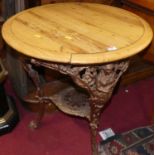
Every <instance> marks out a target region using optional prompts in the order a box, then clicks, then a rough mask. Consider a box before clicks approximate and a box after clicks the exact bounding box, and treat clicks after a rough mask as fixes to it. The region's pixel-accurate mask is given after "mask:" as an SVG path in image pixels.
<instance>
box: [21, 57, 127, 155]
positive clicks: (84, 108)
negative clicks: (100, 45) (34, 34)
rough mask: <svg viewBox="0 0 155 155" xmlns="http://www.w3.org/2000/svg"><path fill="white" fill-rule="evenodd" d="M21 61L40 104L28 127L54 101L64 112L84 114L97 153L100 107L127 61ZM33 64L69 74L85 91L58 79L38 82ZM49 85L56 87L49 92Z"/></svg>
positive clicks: (77, 114)
mask: <svg viewBox="0 0 155 155" xmlns="http://www.w3.org/2000/svg"><path fill="white" fill-rule="evenodd" d="M23 62H24V63H23V64H24V68H25V70H26V71H27V73H28V75H29V76H30V77H31V78H32V80H33V82H34V84H35V87H36V92H35V95H34V98H35V99H36V102H38V103H40V105H41V107H40V111H39V113H38V116H37V118H36V119H35V120H34V121H32V122H31V123H30V127H31V128H37V127H38V125H39V123H40V121H41V119H42V117H43V115H44V112H45V106H46V104H51V103H53V104H55V105H56V106H57V107H58V108H59V109H60V110H61V111H63V112H65V113H68V114H71V115H76V116H80V117H85V118H87V120H88V121H89V125H90V130H91V143H92V152H93V155H97V154H98V151H97V150H98V149H97V142H96V135H97V129H98V125H99V118H100V115H101V112H102V109H103V107H104V105H105V104H106V103H107V101H108V100H109V99H110V97H111V95H112V92H113V89H114V87H115V85H116V83H117V82H118V80H119V78H120V77H121V75H122V74H123V73H124V72H125V71H126V69H127V68H128V65H129V61H128V60H122V61H119V62H113V63H107V64H99V65H70V64H61V63H52V62H47V61H41V60H38V59H31V60H30V61H27V60H26V61H23ZM33 65H36V66H43V67H45V68H49V69H52V70H56V71H58V72H60V73H62V74H66V75H68V76H70V77H71V78H72V80H73V81H74V83H75V84H76V85H77V86H78V87H80V88H82V89H84V90H86V93H85V92H84V91H79V89H77V88H76V87H75V86H74V87H73V86H71V85H68V84H66V83H64V82H60V81H56V82H53V84H46V85H44V86H41V82H40V79H39V75H38V72H37V71H36V70H34V69H33ZM50 87H53V88H54V87H55V88H56V90H58V91H56V92H54V93H50V89H51V88H50ZM57 87H59V88H57ZM51 94H52V95H51ZM28 98H29V97H28V96H27V98H26V97H25V101H27V102H29V101H30V100H29V99H28Z"/></svg>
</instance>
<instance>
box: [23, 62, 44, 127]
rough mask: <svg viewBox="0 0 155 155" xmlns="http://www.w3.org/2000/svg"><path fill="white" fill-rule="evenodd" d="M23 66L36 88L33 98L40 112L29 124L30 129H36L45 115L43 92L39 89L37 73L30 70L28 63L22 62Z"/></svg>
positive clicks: (39, 83)
mask: <svg viewBox="0 0 155 155" xmlns="http://www.w3.org/2000/svg"><path fill="white" fill-rule="evenodd" d="M23 65H24V69H25V70H26V72H27V73H28V75H29V77H30V78H31V79H32V81H33V83H34V85H35V87H36V95H35V97H36V99H37V100H38V103H39V105H40V110H39V112H38V114H37V117H36V119H35V120H33V121H31V122H30V124H29V127H30V128H32V129H36V128H37V127H38V126H39V124H40V122H41V120H42V118H43V116H44V114H45V107H46V103H47V101H46V100H44V98H43V92H42V90H41V88H40V85H41V82H40V78H39V74H38V72H37V71H35V70H34V69H33V68H32V65H31V64H30V63H26V62H25V61H24V63H23Z"/></svg>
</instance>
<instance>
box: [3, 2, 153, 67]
mask: <svg viewBox="0 0 155 155" xmlns="http://www.w3.org/2000/svg"><path fill="white" fill-rule="evenodd" d="M2 36H3V38H4V40H5V41H6V42H7V43H8V44H9V45H10V46H11V47H13V48H14V49H16V50H17V51H18V52H21V53H22V54H24V55H27V56H30V57H34V58H38V59H42V60H47V61H52V62H61V63H71V64H97V63H105V62H111V61H116V60H120V59H124V58H127V57H130V56H132V55H135V54H136V53H138V52H140V51H142V50H143V49H144V48H145V47H146V46H147V45H148V44H149V43H150V42H151V40H152V30H151V28H150V26H149V24H148V23H147V22H146V21H145V20H143V19H142V18H141V17H138V16H137V15H135V14H133V13H130V12H128V11H125V10H123V9H120V8H115V7H112V6H107V5H103V4H95V3H56V4H49V5H43V6H39V7H34V8H32V9H28V10H25V11H23V12H21V13H18V14H17V15H15V16H13V17H11V18H10V19H9V20H7V21H6V22H5V24H4V25H3V28H2Z"/></svg>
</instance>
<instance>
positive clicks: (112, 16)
mask: <svg viewBox="0 0 155 155" xmlns="http://www.w3.org/2000/svg"><path fill="white" fill-rule="evenodd" d="M152 35H153V34H152V30H151V28H150V26H149V24H148V23H147V22H146V21H144V20H143V19H142V18H141V17H139V16H137V15H135V14H133V13H131V12H128V11H126V10H123V9H120V8H116V7H112V6H106V5H103V4H95V3H80V2H77V3H55V4H48V5H43V6H39V7H34V8H31V9H28V10H25V11H22V12H20V13H18V14H16V15H15V16H13V17H11V18H10V19H8V20H7V21H6V22H5V23H4V25H3V28H2V36H3V38H4V40H5V41H6V43H7V44H8V45H10V46H11V47H12V48H13V49H15V50H16V51H17V52H18V53H19V54H20V55H21V62H22V63H23V67H24V69H25V70H26V72H27V73H28V75H29V76H30V77H31V79H32V80H33V82H34V85H35V86H36V91H35V93H32V94H33V95H32V94H31V95H28V96H27V98H26V99H27V101H31V99H32V96H33V98H35V100H36V101H37V102H38V103H40V104H41V109H40V112H39V114H38V117H37V119H36V120H34V121H33V123H31V127H33V128H35V127H37V126H38V124H39V123H40V120H41V118H42V116H43V114H44V109H45V105H46V104H49V103H50V104H54V105H56V106H57V107H58V108H59V109H60V110H61V111H63V112H65V113H68V114H71V115H76V116H80V117H84V118H86V119H87V120H88V122H89V125H90V131H91V143H92V154H93V155H97V154H98V150H97V142H96V135H97V128H98V125H99V118H100V115H101V112H102V109H103V107H104V106H105V104H106V103H107V101H108V100H109V99H110V97H111V95H112V92H113V90H114V87H115V85H116V84H117V82H118V80H119V79H120V77H121V75H122V74H123V73H124V72H125V71H126V69H127V68H128V65H129V58H130V57H131V56H133V55H135V54H137V53H139V52H141V51H142V50H143V49H144V48H146V47H147V46H148V45H149V43H150V42H151V40H152ZM34 66H42V67H43V68H48V69H51V70H56V71H58V72H60V73H62V74H65V75H67V76H68V77H70V78H71V79H72V82H70V83H68V82H65V80H64V81H63V80H62V81H61V80H59V81H53V82H50V83H44V84H41V82H40V77H39V75H38V72H37V70H35V67H34ZM13 69H14V68H13ZM30 98H31V99H30ZM26 99H25V100H26Z"/></svg>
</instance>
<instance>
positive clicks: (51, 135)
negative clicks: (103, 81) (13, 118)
mask: <svg viewBox="0 0 155 155" xmlns="http://www.w3.org/2000/svg"><path fill="white" fill-rule="evenodd" d="M153 83H154V80H153V78H149V79H146V80H143V81H139V82H137V83H135V84H133V85H130V86H128V87H125V88H120V89H119V91H118V92H117V93H116V94H115V95H114V96H113V98H112V100H111V101H110V103H109V105H108V106H107V108H106V109H105V110H104V112H103V114H102V118H101V121H100V127H99V130H103V129H105V128H109V127H110V128H112V129H113V130H114V132H115V133H122V132H125V131H127V130H130V129H133V128H137V127H139V126H145V125H151V123H152V122H151V121H152V117H153V116H152V115H153V95H154V93H153V85H154V84H153ZM9 86H10V83H9V81H7V82H6V87H7V88H8V87H9ZM8 92H9V93H10V94H12V95H13V96H15V95H14V93H13V91H10V87H9V91H8ZM16 102H17V106H18V111H19V114H20V122H19V123H18V125H17V127H16V128H15V129H14V130H13V131H12V132H11V133H9V134H6V135H3V136H1V137H0V155H91V148H90V133H89V127H88V123H87V122H86V121H85V120H84V119H80V118H76V117H71V116H68V115H65V114H63V113H61V112H54V113H53V114H47V115H46V116H45V117H44V119H43V122H42V124H41V126H40V128H39V129H37V130H35V131H32V130H30V129H29V128H28V124H29V122H30V121H31V120H32V119H33V118H34V114H33V113H31V112H29V111H27V110H26V109H24V108H23V107H22V106H21V104H20V103H19V101H18V100H17V99H16ZM98 140H100V138H99V137H98Z"/></svg>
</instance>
